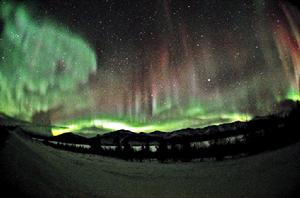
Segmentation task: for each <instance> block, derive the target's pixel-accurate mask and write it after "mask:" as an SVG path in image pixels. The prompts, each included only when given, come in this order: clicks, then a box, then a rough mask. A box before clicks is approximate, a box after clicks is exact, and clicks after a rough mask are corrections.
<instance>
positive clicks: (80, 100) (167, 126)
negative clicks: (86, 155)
mask: <svg viewBox="0 0 300 198" xmlns="http://www.w3.org/2000/svg"><path fill="white" fill-rule="evenodd" d="M0 5H1V7H0V10H1V19H2V20H3V22H4V23H3V24H4V28H3V31H2V33H1V40H0V101H1V102H0V112H3V113H5V114H7V115H10V116H13V117H17V118H20V119H23V120H28V121H30V120H31V119H32V117H33V116H34V115H35V114H37V113H40V112H44V113H45V114H47V115H48V116H49V119H50V121H51V124H52V125H53V126H55V127H53V128H52V134H53V135H58V134H61V133H66V132H79V133H89V131H88V130H89V129H91V128H98V129H99V132H100V131H101V130H102V131H103V132H109V131H114V130H119V129H126V130H130V131H133V132H152V131H156V130H160V131H173V130H178V129H183V128H188V127H191V128H197V127H205V126H209V125H214V124H221V123H228V122H233V121H246V120H249V119H251V118H252V117H254V116H256V115H264V114H268V113H272V112H273V111H274V106H275V105H276V104H277V103H278V102H280V101H282V100H285V99H291V100H300V94H299V77H300V67H299V65H300V49H299V46H300V34H299V26H297V25H296V23H295V17H296V16H300V15H299V12H298V11H297V10H295V8H293V7H290V6H288V5H281V7H280V8H281V9H282V13H283V15H282V16H281V17H282V21H284V22H282V23H279V24H275V25H273V23H271V22H270V21H267V20H261V22H259V23H257V24H256V27H257V28H256V34H257V35H259V36H260V37H261V38H255V39H257V40H255V39H254V38H252V37H250V38H251V39H250V38H249V40H248V42H249V43H258V44H253V45H254V50H250V49H246V47H245V48H243V49H242V50H241V52H239V53H236V52H234V51H233V48H234V47H235V48H237V47H239V46H240V44H239V43H234V41H233V40H230V39H229V40H230V42H232V43H231V44H226V45H225V44H224V43H222V42H223V41H218V43H217V44H218V46H222V45H223V44H224V45H225V46H224V47H223V49H222V47H219V48H218V49H217V50H219V51H217V52H213V51H212V50H211V49H210V48H208V47H207V46H209V45H211V44H210V43H209V42H210V41H208V40H209V39H207V41H203V42H202V43H201V45H200V44H196V45H195V43H194V42H191V41H189V40H188V37H187V36H186V35H187V33H186V31H187V30H185V29H184V28H179V30H180V31H179V32H181V34H180V35H179V41H180V42H178V43H183V44H182V46H179V47H178V46H176V49H177V48H180V49H183V52H182V54H185V55H184V57H182V58H181V59H180V60H177V59H176V58H175V57H174V54H172V53H174V51H176V50H175V47H174V46H172V44H170V43H176V42H175V41H173V40H172V39H173V37H175V36H174V34H173V33H172V32H175V30H173V29H172V28H173V26H174V24H172V19H171V18H168V17H167V18H166V20H165V21H166V24H168V25H167V27H169V30H168V31H167V33H166V34H167V35H168V36H161V37H162V39H161V40H160V42H159V46H160V47H159V50H157V52H153V53H152V52H151V53H150V52H149V53H148V52H147V53H146V54H143V55H142V58H140V60H139V61H137V62H134V61H132V62H130V63H129V65H130V66H128V65H126V66H124V68H125V69H124V68H123V69H120V68H116V67H115V65H116V63H115V62H114V61H115V59H109V58H107V57H101V56H99V55H98V58H99V59H100V60H101V61H98V63H97V61H96V60H97V58H96V57H97V55H96V54H97V53H96V52H95V51H94V50H93V48H92V47H91V46H90V45H89V44H88V42H87V41H85V39H83V38H82V37H80V36H79V35H77V34H74V33H72V32H71V31H70V30H69V29H68V27H65V26H63V25H58V24H57V23H56V22H55V21H54V20H49V19H47V18H44V19H40V18H38V17H36V16H35V15H34V14H31V13H30V12H29V11H28V9H27V7H26V6H24V5H17V4H13V3H7V2H5V1H4V2H2V4H0ZM255 5H256V9H257V13H258V14H257V16H256V17H262V18H263V17H264V16H265V14H266V13H265V12H266V9H267V8H266V7H263V6H262V4H260V3H256V4H255ZM166 10H167V9H166ZM245 20H246V19H245ZM247 20H251V19H247ZM241 23H244V21H242V22H241ZM207 26H208V27H209V26H210V24H208V25H207ZM263 27H267V28H269V29H267V30H264V29H263ZM272 28H275V30H272ZM272 31H274V32H275V33H272ZM248 32H249V31H245V32H243V31H241V33H240V35H243V36H244V37H245V38H244V39H247V38H246V37H247V35H248V34H249V33H248ZM170 35H171V36H170ZM287 36H288V37H289V38H290V39H288V40H287V39H286V38H287ZM201 37H202V36H201ZM216 37H217V36H216ZM176 39H177V38H175V40H176ZM227 39H228V38H227ZM215 40H217V39H215ZM224 40H226V39H224ZM253 40H255V42H254V41H253ZM291 40H293V42H291ZM176 41H177V40H176ZM224 42H225V41H224ZM226 42H227V41H226ZM189 45H190V46H193V47H187V46H189ZM227 45H228V46H227ZM256 45H260V46H261V49H260V51H257V50H258V46H256ZM294 45H296V46H294ZM166 46H171V47H169V48H168V47H166ZM199 46H202V48H201V49H200V50H199V49H198V47H199ZM232 46H233V47H232ZM127 47H128V46H127ZM126 49H127V48H126ZM272 49H274V50H272ZM127 51H128V53H134V52H132V51H133V49H131V48H130V47H128V49H127ZM215 51H216V50H215ZM253 53H256V56H253V55H252V54H253ZM149 54H151V55H149ZM207 54H208V55H207ZM220 54H221V55H220ZM126 55H129V56H130V55H131V54H126ZM175 55H176V54H175ZM117 56H118V57H119V58H120V57H122V56H125V55H123V54H121V53H120V54H117ZM149 57H150V58H149ZM253 57H254V60H252V59H253ZM147 58H149V59H151V60H148V59H147ZM120 59H121V58H120ZM127 59H128V58H127ZM127 59H126V60H127ZM173 59H174V60H175V59H176V61H173ZM145 62H147V63H145ZM149 62H150V63H149ZM144 63H145V64H149V65H147V66H141V65H142V64H144ZM219 63H220V64H219ZM222 64H224V65H226V67H228V68H227V70H225V69H224V67H225V66H224V65H222ZM111 65H113V66H111ZM174 65H175V66H174ZM228 65H231V66H228ZM249 65H250V66H251V67H254V66H253V65H257V66H256V67H257V68H256V67H254V69H251V70H249V67H250V66H249ZM114 69H115V70H114ZM112 70H113V72H111V71H112ZM123 70H124V71H123ZM227 71H234V72H231V74H230V76H225V77H224V73H226V72H227ZM232 73H233V74H232ZM262 74H263V75H262ZM95 76H96V77H95ZM262 76H263V77H262ZM91 79H92V80H91ZM214 79H218V80H214ZM235 79H238V80H235ZM94 132H95V131H92V132H91V133H94Z"/></svg>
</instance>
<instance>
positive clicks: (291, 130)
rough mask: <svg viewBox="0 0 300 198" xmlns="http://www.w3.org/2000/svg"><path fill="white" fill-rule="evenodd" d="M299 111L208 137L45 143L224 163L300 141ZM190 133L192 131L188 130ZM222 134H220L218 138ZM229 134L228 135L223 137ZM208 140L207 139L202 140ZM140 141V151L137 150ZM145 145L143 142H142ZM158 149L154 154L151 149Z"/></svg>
mask: <svg viewBox="0 0 300 198" xmlns="http://www.w3.org/2000/svg"><path fill="white" fill-rule="evenodd" d="M299 118H300V110H299V108H295V109H294V110H292V111H290V112H289V113H288V114H286V115H272V116H267V117H261V118H256V119H253V120H251V121H248V122H245V123H242V124H241V123H237V124H236V125H238V126H237V127H230V128H228V129H227V131H226V133H224V132H222V133H221V132H220V133H215V132H211V133H209V135H206V136H200V135H199V134H192V135H191V133H186V134H185V135H184V134H183V135H180V136H174V137H173V138H166V137H164V136H161V137H160V136H159V137H157V138H155V139H153V138H152V139H151V138H148V139H147V138H145V137H144V138H143V139H142V140H140V141H137V140H139V136H134V137H132V136H128V137H127V138H119V139H117V140H116V141H115V142H114V144H113V145H114V148H112V147H110V148H109V147H108V146H107V145H104V144H102V139H101V136H100V135H97V136H96V137H95V138H93V139H91V141H90V142H89V146H90V147H89V148H87V147H83V146H78V145H76V144H73V145H72V144H63V143H53V142H50V141H47V140H45V141H44V142H45V144H47V145H50V146H52V147H55V148H59V149H64V150H68V151H73V152H79V153H89V154H96V155H103V156H110V157H116V158H121V159H125V160H130V161H132V160H136V161H144V160H152V159H157V160H158V161H160V162H167V161H184V162H188V161H192V160H195V159H198V160H211V159H213V160H218V161H219V160H223V159H224V158H227V157H228V158H232V157H238V156H242V155H252V154H257V153H259V152H263V151H266V150H273V149H277V148H281V147H284V146H286V145H289V144H292V143H295V142H298V141H300V137H299V135H298V130H297V128H298V122H299V121H300V120H299ZM186 130H191V129H186ZM217 134H221V135H217ZM224 134H226V135H224ZM203 137H205V138H203ZM134 141H135V142H139V146H140V149H139V150H137V149H134V147H135V146H133V145H136V143H135V144H133V143H132V142H134ZM141 142H142V143H141ZM151 146H152V147H153V146H154V147H155V151H153V150H151V149H150V147H151Z"/></svg>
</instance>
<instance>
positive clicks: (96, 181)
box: [0, 134, 300, 198]
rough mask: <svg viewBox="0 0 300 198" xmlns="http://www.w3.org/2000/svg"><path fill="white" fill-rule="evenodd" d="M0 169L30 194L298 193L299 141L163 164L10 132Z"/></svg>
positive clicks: (4, 181)
mask: <svg viewBox="0 0 300 198" xmlns="http://www.w3.org/2000/svg"><path fill="white" fill-rule="evenodd" d="M0 175H1V178H0V182H1V183H0V187H3V188H6V190H9V189H12V188H13V189H18V191H19V192H22V193H26V194H27V195H28V196H29V197H56V198H58V197H130V198H131V197H155V198H157V197H170V198H171V197H172V198H174V197H230V198H232V197H264V198H266V197H280V198H282V197H299V196H300V195H299V196H297V193H299V192H300V143H297V144H294V145H291V146H289V147H286V148H283V149H280V150H276V151H270V152H265V153H262V154H259V155H256V156H250V157H245V158H240V159H234V160H226V161H223V162H214V161H211V162H191V163H170V164H161V163H159V162H156V161H155V162H144V163H139V162H127V161H123V160H118V159H113V158H107V157H101V156H96V155H87V154H77V153H72V152H67V151H63V150H57V149H54V148H51V147H48V146H45V145H43V144H42V143H39V142H37V141H31V140H29V139H24V138H23V137H21V136H19V135H17V134H11V135H10V138H9V139H8V141H7V143H6V146H5V147H4V148H3V149H2V150H0ZM15 192H17V191H15Z"/></svg>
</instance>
